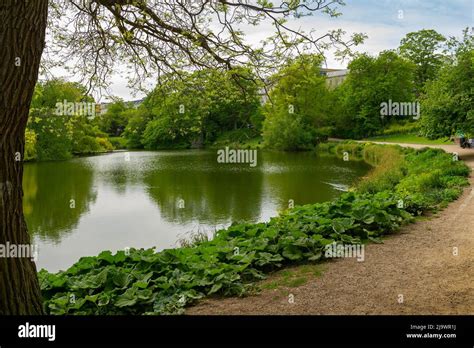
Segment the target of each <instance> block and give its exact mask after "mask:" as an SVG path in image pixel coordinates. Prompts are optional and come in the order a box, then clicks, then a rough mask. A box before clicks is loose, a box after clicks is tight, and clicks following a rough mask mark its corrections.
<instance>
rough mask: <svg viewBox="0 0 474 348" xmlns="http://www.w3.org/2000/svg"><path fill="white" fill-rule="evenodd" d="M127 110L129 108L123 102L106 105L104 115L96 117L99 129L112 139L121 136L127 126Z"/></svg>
mask: <svg viewBox="0 0 474 348" xmlns="http://www.w3.org/2000/svg"><path fill="white" fill-rule="evenodd" d="M127 110H129V107H128V106H127V105H126V104H125V102H124V101H123V100H118V101H115V102H113V103H111V104H110V105H108V107H107V111H106V112H105V114H104V115H100V116H99V117H98V124H99V127H100V129H101V130H102V131H104V132H106V133H107V134H109V135H110V136H113V137H118V136H120V135H122V133H123V131H124V130H125V128H126V127H127V124H128V118H127V113H126V111H127Z"/></svg>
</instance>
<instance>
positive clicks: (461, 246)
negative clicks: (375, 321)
mask: <svg viewBox="0 0 474 348" xmlns="http://www.w3.org/2000/svg"><path fill="white" fill-rule="evenodd" d="M399 145H401V146H409V147H414V148H423V147H426V146H424V145H412V144H399ZM430 147H436V148H442V149H443V150H445V151H447V152H457V153H458V154H459V157H460V159H462V160H464V161H466V163H467V164H468V165H470V166H471V167H473V168H474V150H464V149H461V148H460V147H459V146H456V145H434V146H430ZM470 183H471V185H470V187H468V188H466V190H465V191H464V194H463V195H462V196H461V197H460V198H459V199H458V200H457V201H455V202H453V203H451V204H450V205H449V206H448V208H446V209H445V210H443V211H442V212H440V213H438V214H437V215H434V216H433V217H432V218H430V219H426V220H423V221H418V222H416V223H414V224H410V225H408V226H406V227H404V228H403V229H402V230H401V231H400V233H397V234H395V235H392V236H389V237H387V238H386V239H385V240H384V244H371V245H368V246H366V247H365V261H364V262H357V261H356V260H355V259H347V258H346V259H340V260H337V261H331V262H328V263H326V265H324V271H323V273H322V275H321V276H314V275H313V276H311V277H308V279H307V281H306V283H305V284H303V285H301V286H298V287H285V286H283V285H281V286H279V287H277V288H276V289H267V290H263V291H262V292H261V293H260V294H258V295H255V296H249V297H245V298H224V299H208V300H204V301H201V302H200V303H199V304H197V305H196V306H194V307H191V308H189V309H188V310H187V314H283V315H288V314H298V315H300V314H473V313H474V178H472V177H471V178H470ZM296 269H297V268H295V269H293V270H296ZM272 278H273V279H277V276H276V275H274V276H271V277H270V279H269V281H271V280H272Z"/></svg>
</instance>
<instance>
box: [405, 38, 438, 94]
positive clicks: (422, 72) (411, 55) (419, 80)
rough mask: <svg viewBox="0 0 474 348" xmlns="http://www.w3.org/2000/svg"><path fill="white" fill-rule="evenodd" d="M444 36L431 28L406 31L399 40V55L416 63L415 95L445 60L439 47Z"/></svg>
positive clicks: (434, 74)
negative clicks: (411, 31)
mask: <svg viewBox="0 0 474 348" xmlns="http://www.w3.org/2000/svg"><path fill="white" fill-rule="evenodd" d="M445 41H446V38H445V37H444V36H443V35H441V34H439V33H438V32H436V31H435V30H433V29H429V30H427V29H423V30H420V31H417V32H413V33H408V34H407V35H406V36H405V37H404V38H403V39H402V41H401V42H400V47H399V51H400V55H401V56H402V57H405V58H407V59H408V60H410V61H411V62H413V63H414V64H415V65H416V69H415V79H414V82H415V88H416V90H417V95H419V94H420V93H421V91H422V89H423V86H424V84H425V83H426V81H428V80H432V79H434V78H435V77H436V75H437V73H438V70H439V69H440V67H441V66H442V64H443V61H444V60H445V57H444V55H443V54H442V53H441V48H442V45H443V43H444V42H445Z"/></svg>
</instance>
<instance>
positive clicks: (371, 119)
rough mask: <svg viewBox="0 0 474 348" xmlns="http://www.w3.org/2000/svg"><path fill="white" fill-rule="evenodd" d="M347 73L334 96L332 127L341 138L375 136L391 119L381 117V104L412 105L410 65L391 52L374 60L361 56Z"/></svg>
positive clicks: (365, 55) (381, 54)
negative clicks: (333, 125) (390, 102)
mask: <svg viewBox="0 0 474 348" xmlns="http://www.w3.org/2000/svg"><path fill="white" fill-rule="evenodd" d="M349 69H350V73H349V75H348V77H347V79H346V81H344V83H343V85H342V86H341V87H340V89H339V90H338V91H336V92H335V93H336V94H337V98H336V99H337V104H339V106H338V107H337V112H338V114H337V115H335V119H336V120H335V124H336V128H337V132H338V133H339V135H340V136H345V137H351V138H363V137H368V136H371V135H375V134H377V133H378V132H380V130H381V129H382V127H383V126H384V124H385V123H387V122H390V120H383V119H382V118H381V112H380V111H381V104H382V103H388V102H389V100H392V101H394V102H405V103H407V102H412V101H414V99H415V96H414V93H413V73H414V66H413V63H411V62H409V61H407V60H406V59H404V58H402V57H400V56H398V55H397V53H395V52H393V51H384V52H381V53H380V54H379V56H378V57H377V58H375V57H371V56H369V55H367V54H362V55H360V56H359V57H358V58H356V59H354V60H353V61H352V62H351V63H350V64H349Z"/></svg>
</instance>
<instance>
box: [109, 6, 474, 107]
mask: <svg viewBox="0 0 474 348" xmlns="http://www.w3.org/2000/svg"><path fill="white" fill-rule="evenodd" d="M274 2H278V1H276V0H275V1H274ZM339 10H340V12H342V16H340V17H338V18H330V17H328V16H327V15H322V14H317V15H314V16H307V17H303V18H300V19H298V20H295V21H292V22H291V26H292V28H301V29H303V30H304V31H310V30H312V29H314V30H317V32H318V33H319V32H320V33H321V34H324V33H326V32H327V31H328V30H332V29H339V28H340V29H343V30H344V31H346V32H347V33H354V32H358V33H365V34H366V35H368V38H367V39H366V41H365V42H364V44H363V45H361V46H359V47H358V48H357V49H356V50H357V51H360V52H368V53H370V54H372V55H376V54H377V53H378V52H380V51H383V50H387V49H395V48H397V47H398V46H399V44H400V40H401V39H402V38H403V37H404V36H405V35H406V34H407V33H410V32H414V31H418V30H421V29H435V30H436V31H438V32H439V33H441V34H443V35H444V36H460V35H461V34H462V30H463V29H464V28H466V27H468V26H471V27H472V26H474V0H346V6H343V7H340V9H339ZM270 34H272V27H271V26H270V25H262V26H261V27H259V28H258V30H256V28H252V29H251V30H249V32H248V36H247V40H248V41H249V42H251V43H253V44H254V43H258V42H259V41H260V40H261V39H262V38H264V37H266V36H268V35H270ZM326 59H327V60H326V61H327V67H328V68H345V67H346V66H347V63H348V62H347V61H346V62H340V61H337V60H336V59H335V58H334V55H333V54H332V52H327V57H326ZM111 81H112V85H111V92H112V95H114V96H118V97H121V98H123V99H124V100H126V101H128V100H135V99H139V98H141V97H143V94H136V95H134V94H133V91H132V90H131V89H129V88H128V87H127V81H126V79H125V78H124V77H122V76H120V75H115V76H112V77H111ZM100 101H101V102H103V101H106V100H105V99H104V98H102V99H101V100H100Z"/></svg>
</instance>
